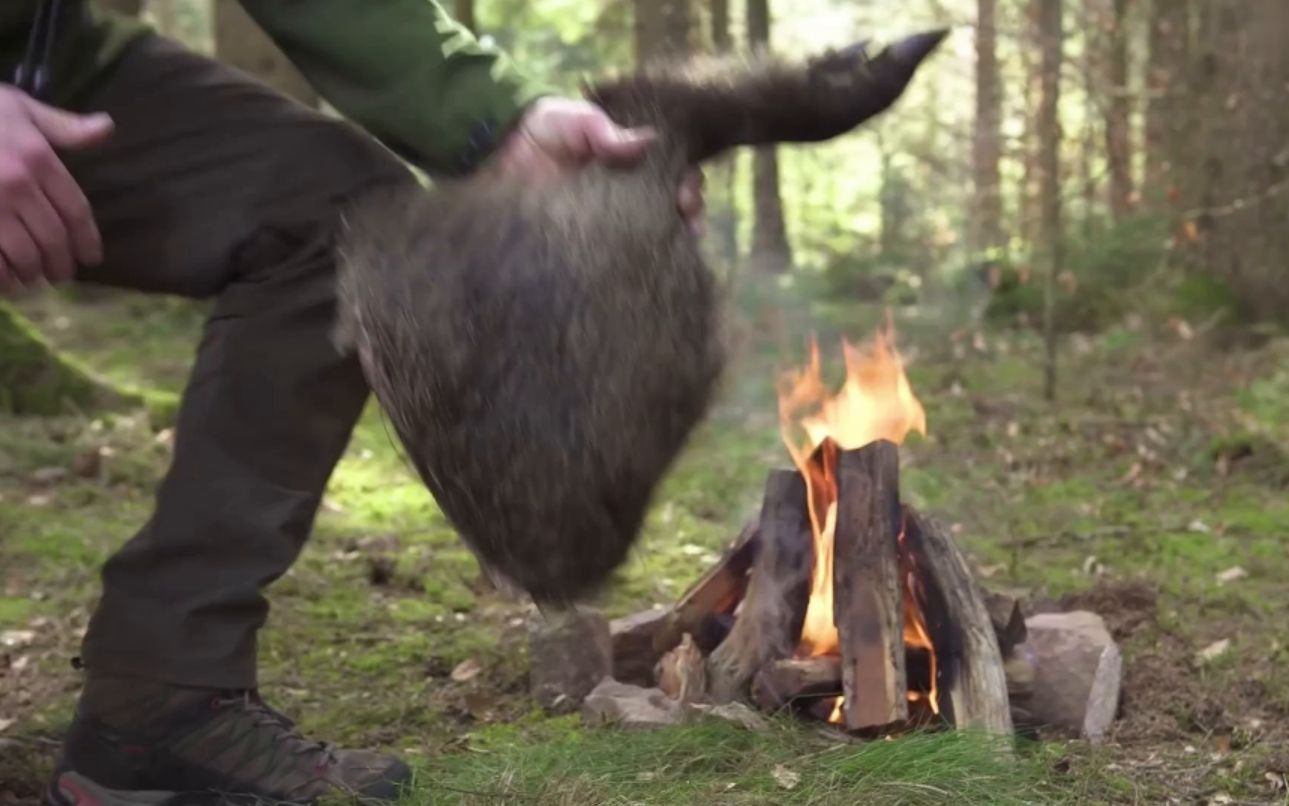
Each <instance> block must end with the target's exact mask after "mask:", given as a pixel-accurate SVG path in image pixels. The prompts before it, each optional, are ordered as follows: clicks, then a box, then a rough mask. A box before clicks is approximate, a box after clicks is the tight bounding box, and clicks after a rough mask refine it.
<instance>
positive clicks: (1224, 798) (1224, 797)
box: [1209, 792, 1234, 806]
mask: <svg viewBox="0 0 1289 806" xmlns="http://www.w3.org/2000/svg"><path fill="white" fill-rule="evenodd" d="M1233 802H1234V801H1232V800H1231V796H1230V795H1228V794H1226V793H1224V792H1219V793H1217V794H1216V795H1214V796H1213V799H1212V800H1210V801H1209V803H1210V804H1214V806H1217V804H1222V803H1233Z"/></svg>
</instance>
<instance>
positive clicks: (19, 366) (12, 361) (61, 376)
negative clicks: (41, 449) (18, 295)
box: [0, 303, 139, 415]
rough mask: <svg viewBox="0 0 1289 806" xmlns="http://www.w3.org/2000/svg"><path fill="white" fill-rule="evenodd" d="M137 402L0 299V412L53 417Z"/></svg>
mask: <svg viewBox="0 0 1289 806" xmlns="http://www.w3.org/2000/svg"><path fill="white" fill-rule="evenodd" d="M138 400H139V398H138V395H136V394H130V393H128V392H125V391H123V390H121V389H117V388H115V387H113V386H112V385H111V384H109V383H107V382H106V381H103V380H101V379H99V378H98V377H96V376H95V375H94V373H92V372H91V371H90V370H89V369H88V368H87V367H85V366H84V365H82V364H81V363H80V362H79V361H76V360H75V359H73V358H70V357H68V356H66V355H62V354H60V353H59V352H58V351H56V350H55V349H54V348H53V347H52V346H51V345H50V344H49V342H48V341H47V340H46V339H45V337H44V336H42V335H41V334H40V332H39V331H37V330H36V328H35V327H33V326H32V324H31V323H30V322H28V321H27V320H26V319H25V318H24V317H23V316H22V315H21V314H20V313H18V312H17V311H15V310H14V309H13V308H11V307H9V306H8V305H5V304H2V303H0V411H4V412H9V413H11V414H21V415H51V414H63V413H67V412H69V411H94V410H98V409H105V408H119V407H122V406H127V405H133V404H136V403H137V402H138Z"/></svg>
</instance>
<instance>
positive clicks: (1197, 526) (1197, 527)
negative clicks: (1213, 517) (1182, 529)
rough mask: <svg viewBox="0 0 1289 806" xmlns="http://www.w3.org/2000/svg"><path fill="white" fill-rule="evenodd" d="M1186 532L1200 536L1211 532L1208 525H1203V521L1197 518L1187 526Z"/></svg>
mask: <svg viewBox="0 0 1289 806" xmlns="http://www.w3.org/2000/svg"><path fill="white" fill-rule="evenodd" d="M1186 530H1187V531H1190V532H1195V533H1197V534H1202V535H1206V534H1208V533H1209V532H1212V531H1213V530H1212V529H1211V528H1209V525H1208V524H1207V523H1205V522H1204V521H1202V520H1200V519H1198V518H1196V519H1195V520H1193V521H1191V522H1190V523H1189V524H1187V525H1186Z"/></svg>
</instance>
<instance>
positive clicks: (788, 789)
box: [407, 718, 1056, 806]
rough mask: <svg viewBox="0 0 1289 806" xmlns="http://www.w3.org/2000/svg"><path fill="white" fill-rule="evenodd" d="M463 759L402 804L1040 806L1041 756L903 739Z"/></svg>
mask: <svg viewBox="0 0 1289 806" xmlns="http://www.w3.org/2000/svg"><path fill="white" fill-rule="evenodd" d="M468 750H469V752H466V753H462V754H456V755H453V756H450V757H444V758H442V759H438V760H431V761H428V762H426V763H425V764H423V765H421V766H420V767H419V769H418V772H419V773H420V780H422V781H424V784H423V786H422V787H421V788H420V791H419V792H418V793H417V795H415V796H413V797H411V798H409V799H408V800H407V802H408V803H414V804H422V803H423V804H431V803H444V802H461V803H485V802H524V803H539V804H570V805H571V804H582V803H597V804H674V803H720V804H752V803H768V802H775V803H783V804H824V803H838V804H840V803H883V804H893V805H903V804H908V805H909V806H912V805H913V804H932V803H944V802H946V801H947V800H950V799H952V800H953V801H954V802H957V803H961V804H964V806H966V805H969V804H997V805H998V806H1002V805H1003V804H1022V803H1034V802H1036V800H1043V801H1044V802H1051V800H1050V799H1051V798H1052V797H1054V796H1055V795H1056V792H1055V790H1054V789H1053V788H1052V787H1051V786H1050V784H1049V781H1048V780H1047V770H1046V769H1045V767H1044V765H1043V763H1042V758H1041V754H1039V757H1036V758H1035V757H1031V758H1026V757H1023V756H1020V755H1016V754H1012V753H1009V752H1008V748H1007V747H1006V746H1003V745H1000V744H999V743H998V742H996V741H991V740H989V739H987V738H984V737H976V736H968V735H965V734H939V735H933V734H927V735H914V736H908V737H904V738H901V739H900V740H898V741H891V742H873V743H868V744H863V745H857V746H856V745H847V744H841V743H837V742H835V741H826V740H822V739H820V738H819V737H817V736H815V735H814V734H812V733H810V732H807V731H805V730H802V729H801V728H800V727H797V726H794V725H776V726H775V727H774V728H773V729H772V730H771V732H769V733H768V734H756V733H750V732H748V731H746V730H743V729H740V728H738V727H735V726H731V725H727V724H724V723H719V722H710V723H708V722H704V723H700V724H697V725H694V726H689V727H682V728H675V729H669V730H665V731H632V730H619V729H615V728H596V729H582V728H579V727H577V725H576V723H575V722H574V720H573V719H571V718H570V719H564V720H547V721H545V724H542V725H541V727H540V728H537V729H529V730H525V729H524V727H522V726H510V725H508V726H500V727H497V728H494V729H491V730H488V731H484V732H481V733H480V734H479V735H477V736H476V737H474V738H473V739H472V740H471V742H470V745H469V748H468Z"/></svg>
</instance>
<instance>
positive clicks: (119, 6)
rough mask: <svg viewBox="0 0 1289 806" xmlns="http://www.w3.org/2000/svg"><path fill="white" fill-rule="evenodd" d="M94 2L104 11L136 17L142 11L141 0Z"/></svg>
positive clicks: (98, 0) (103, 0)
mask: <svg viewBox="0 0 1289 806" xmlns="http://www.w3.org/2000/svg"><path fill="white" fill-rule="evenodd" d="M94 3H95V4H96V5H97V6H98V7H99V8H101V9H103V10H105V11H113V12H116V13H117V14H124V15H126V16H127V17H137V16H139V15H140V14H142V13H143V0H94Z"/></svg>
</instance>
